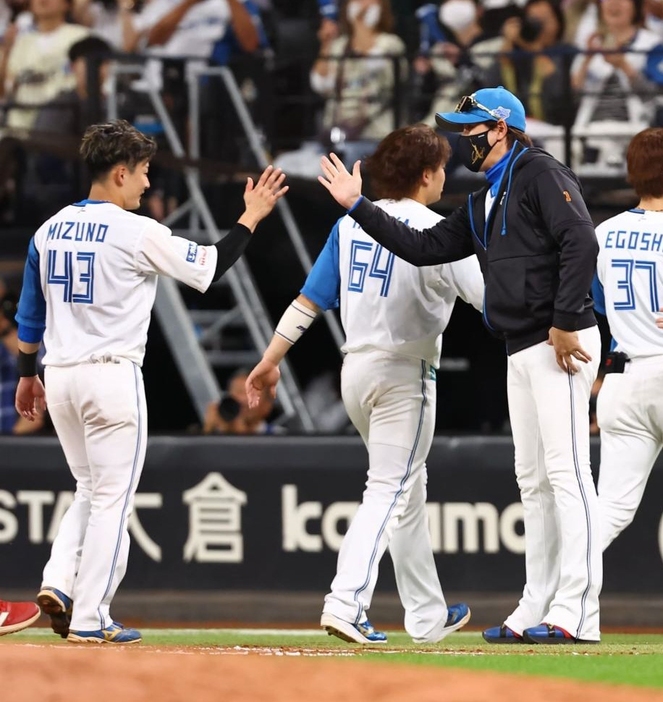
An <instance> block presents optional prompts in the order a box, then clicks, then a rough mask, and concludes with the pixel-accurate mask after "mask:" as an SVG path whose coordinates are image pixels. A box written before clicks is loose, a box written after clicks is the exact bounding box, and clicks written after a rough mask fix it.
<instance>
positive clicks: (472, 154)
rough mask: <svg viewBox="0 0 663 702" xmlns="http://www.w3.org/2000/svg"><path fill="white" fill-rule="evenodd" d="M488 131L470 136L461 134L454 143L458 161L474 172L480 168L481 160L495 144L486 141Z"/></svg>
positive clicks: (482, 160)
mask: <svg viewBox="0 0 663 702" xmlns="http://www.w3.org/2000/svg"><path fill="white" fill-rule="evenodd" d="M488 131H490V130H488ZM488 131H486V132H481V134H472V136H461V137H460V138H459V139H458V143H457V144H456V153H457V154H458V158H459V160H460V162H461V163H462V164H463V165H464V166H465V167H466V168H469V169H470V170H471V171H474V172H475V173H478V172H479V171H480V170H481V166H482V165H483V162H484V161H485V160H486V158H487V157H488V154H489V153H490V152H491V150H492V148H493V146H495V144H493V146H491V145H490V144H489V143H488Z"/></svg>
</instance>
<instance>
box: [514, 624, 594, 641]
mask: <svg viewBox="0 0 663 702" xmlns="http://www.w3.org/2000/svg"><path fill="white" fill-rule="evenodd" d="M523 639H524V640H525V641H526V642H527V643H530V644H597V643H601V642H600V641H591V640H589V639H577V638H576V637H575V636H573V635H572V634H569V632H568V631H566V629H562V627H561V626H556V625H555V624H546V623H545V622H544V623H543V624H539V625H538V626H531V627H530V628H529V629H525V631H523Z"/></svg>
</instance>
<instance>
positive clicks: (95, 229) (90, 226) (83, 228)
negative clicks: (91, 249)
mask: <svg viewBox="0 0 663 702" xmlns="http://www.w3.org/2000/svg"><path fill="white" fill-rule="evenodd" d="M107 233H108V225H107V224H101V223H96V222H53V224H51V225H49V227H48V233H47V234H46V241H50V240H51V239H70V240H72V241H94V242H97V243H99V244H103V243H104V241H105V240H106V234H107Z"/></svg>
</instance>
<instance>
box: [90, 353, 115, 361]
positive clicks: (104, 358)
mask: <svg viewBox="0 0 663 702" xmlns="http://www.w3.org/2000/svg"><path fill="white" fill-rule="evenodd" d="M89 362H90V363H119V362H120V359H119V358H118V357H117V356H113V355H112V354H110V353H104V354H101V355H100V356H97V355H96V354H94V353H93V354H92V355H91V356H90V361H89Z"/></svg>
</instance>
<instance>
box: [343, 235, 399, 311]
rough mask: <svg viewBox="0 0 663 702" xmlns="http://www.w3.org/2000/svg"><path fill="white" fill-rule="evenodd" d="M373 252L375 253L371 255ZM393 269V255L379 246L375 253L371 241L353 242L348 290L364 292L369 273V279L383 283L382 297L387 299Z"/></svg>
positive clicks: (354, 240)
mask: <svg viewBox="0 0 663 702" xmlns="http://www.w3.org/2000/svg"><path fill="white" fill-rule="evenodd" d="M371 252H373V253H372V254H371ZM393 269H394V254H393V253H391V252H390V251H385V249H384V248H382V246H380V245H379V244H377V245H376V246H375V251H373V243H372V242H370V241H357V240H356V239H353V240H352V242H351V244H350V277H349V282H348V290H349V291H350V292H359V293H361V292H364V284H365V283H366V273H367V272H368V277H369V278H377V279H378V280H381V281H382V285H381V286H380V297H387V296H388V295H389V285H390V284H391V273H392V271H393Z"/></svg>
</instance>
